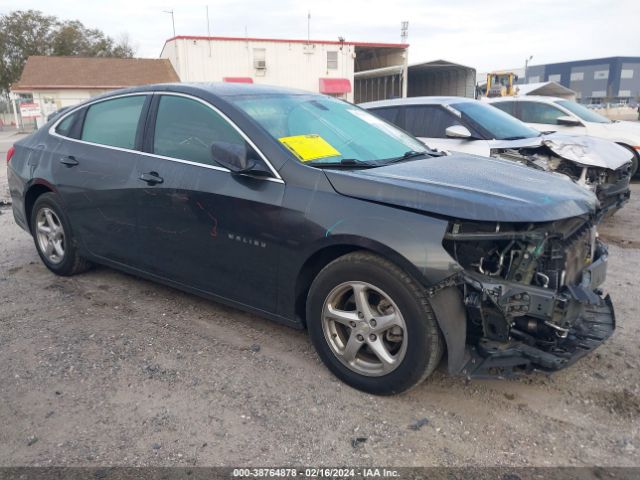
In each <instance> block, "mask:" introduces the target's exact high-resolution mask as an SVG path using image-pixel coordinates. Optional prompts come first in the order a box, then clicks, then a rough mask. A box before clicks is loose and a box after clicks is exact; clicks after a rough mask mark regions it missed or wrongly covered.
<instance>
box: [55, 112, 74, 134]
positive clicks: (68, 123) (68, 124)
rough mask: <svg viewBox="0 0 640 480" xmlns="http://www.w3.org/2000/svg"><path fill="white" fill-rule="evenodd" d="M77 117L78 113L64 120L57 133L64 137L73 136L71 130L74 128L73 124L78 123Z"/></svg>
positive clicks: (57, 128)
mask: <svg viewBox="0 0 640 480" xmlns="http://www.w3.org/2000/svg"><path fill="white" fill-rule="evenodd" d="M77 117H78V114H77V113H72V114H71V115H69V116H67V117H65V118H64V120H62V121H61V122H60V123H59V124H58V126H57V127H56V133H57V134H58V135H62V136H64V137H70V136H72V135H71V129H72V128H73V122H75V121H76V118H77Z"/></svg>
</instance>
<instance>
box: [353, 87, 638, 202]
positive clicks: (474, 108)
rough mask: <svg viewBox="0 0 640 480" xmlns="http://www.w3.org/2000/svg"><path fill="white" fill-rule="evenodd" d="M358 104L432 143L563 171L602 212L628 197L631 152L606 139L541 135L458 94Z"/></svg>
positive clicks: (551, 170)
mask: <svg viewBox="0 0 640 480" xmlns="http://www.w3.org/2000/svg"><path fill="white" fill-rule="evenodd" d="M360 106H361V107H363V108H366V109H368V110H370V111H371V112H373V113H375V114H376V115H378V116H379V117H382V118H383V119H385V120H387V121H388V122H390V123H393V124H395V125H397V126H399V127H400V128H402V129H404V130H406V131H408V132H409V133H411V134H412V135H414V136H416V137H418V138H419V139H420V140H422V141H423V142H424V143H426V144H427V145H428V146H429V147H431V148H435V149H438V150H444V151H452V152H464V153H471V154H475V155H480V156H483V157H498V158H502V159H507V160H513V161H516V162H519V163H522V164H526V165H528V166H530V167H533V168H537V169H542V170H546V171H549V172H556V173H561V174H565V175H568V176H569V177H571V178H572V179H573V180H575V181H576V182H577V183H579V184H580V185H582V186H584V187H585V188H587V189H589V190H591V191H593V192H594V193H595V194H596V196H597V197H598V200H599V202H600V208H601V212H602V213H603V214H605V213H607V214H612V213H613V212H615V210H617V209H619V208H621V207H622V205H624V204H625V203H626V202H627V201H628V200H629V181H630V179H631V168H632V163H631V160H632V153H631V152H630V151H629V150H627V149H625V148H623V147H621V146H619V145H617V144H615V143H613V142H610V141H608V140H602V139H599V138H594V137H587V136H584V135H583V136H568V135H562V134H559V133H550V134H543V133H540V132H538V131H537V130H535V129H533V128H531V127H529V126H527V125H525V124H524V123H522V122H521V121H519V120H517V119H516V118H514V117H512V116H510V115H508V114H506V113H504V112H502V111H500V110H498V109H497V108H494V107H492V106H490V105H488V104H486V103H482V102H479V101H477V100H473V99H469V98H463V97H412V98H403V99H396V100H383V101H378V102H368V103H363V104H361V105H360ZM479 161H481V160H480V159H479ZM453 167H454V165H452V168H453Z"/></svg>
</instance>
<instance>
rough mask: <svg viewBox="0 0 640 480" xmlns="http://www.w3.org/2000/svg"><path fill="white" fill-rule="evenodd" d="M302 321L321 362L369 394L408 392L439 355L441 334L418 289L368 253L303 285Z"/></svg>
mask: <svg viewBox="0 0 640 480" xmlns="http://www.w3.org/2000/svg"><path fill="white" fill-rule="evenodd" d="M307 326H308V329H309V335H310V337H311V340H312V342H313V344H314V346H315V348H316V350H317V351H318V354H319V356H320V358H321V359H322V360H323V362H324V363H325V364H326V365H327V367H328V368H329V369H330V370H331V371H332V372H333V373H334V374H335V375H336V376H337V377H338V378H340V379H341V380H342V381H344V382H345V383H347V384H349V385H351V386H352V387H354V388H357V389H359V390H363V391H366V392H369V393H374V394H380V395H390V394H395V393H400V392H403V391H405V390H408V389H410V388H411V387H413V386H415V385H417V384H419V383H420V382H422V381H423V380H424V379H425V378H426V377H427V376H429V374H431V372H433V370H434V369H435V368H436V366H437V365H438V363H439V361H440V358H441V357H442V350H443V341H442V335H441V333H440V330H439V328H438V325H437V322H436V319H435V316H434V313H433V311H432V310H431V307H430V305H429V302H428V300H427V298H426V295H425V292H424V289H423V288H422V287H421V286H420V285H418V284H417V283H416V282H415V281H414V280H413V279H412V278H411V277H409V276H408V275H407V274H406V273H405V272H404V271H403V270H401V269H400V268H398V267H397V266H396V265H395V264H393V263H392V262H389V261H388V260H386V259H384V258H382V257H379V256H377V255H374V254H371V253H368V252H355V253H351V254H348V255H345V256H343V257H340V258H338V259H337V260H334V261H333V262H331V263H330V264H329V265H327V266H326V267H325V268H324V269H323V270H322V271H321V272H320V273H319V274H318V276H317V277H316V279H315V280H314V282H313V284H312V285H311V289H310V290H309V296H308V300H307Z"/></svg>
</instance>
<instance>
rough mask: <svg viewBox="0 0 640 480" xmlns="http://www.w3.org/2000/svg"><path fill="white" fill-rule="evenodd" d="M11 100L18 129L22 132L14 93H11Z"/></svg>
mask: <svg viewBox="0 0 640 480" xmlns="http://www.w3.org/2000/svg"><path fill="white" fill-rule="evenodd" d="M9 99H10V100H11V107H12V109H13V119H14V121H15V122H16V129H17V130H20V125H19V124H18V109H17V108H16V97H15V95H13V94H12V93H9Z"/></svg>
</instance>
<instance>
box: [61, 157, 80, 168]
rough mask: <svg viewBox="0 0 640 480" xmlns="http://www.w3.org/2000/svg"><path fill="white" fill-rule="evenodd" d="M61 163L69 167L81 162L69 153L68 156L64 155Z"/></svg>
mask: <svg viewBox="0 0 640 480" xmlns="http://www.w3.org/2000/svg"><path fill="white" fill-rule="evenodd" d="M60 163H61V164H63V165H66V166H67V167H75V166H76V165H78V163H79V162H78V160H76V157H74V156H73V155H68V156H66V157H62V158H61V159H60Z"/></svg>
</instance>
